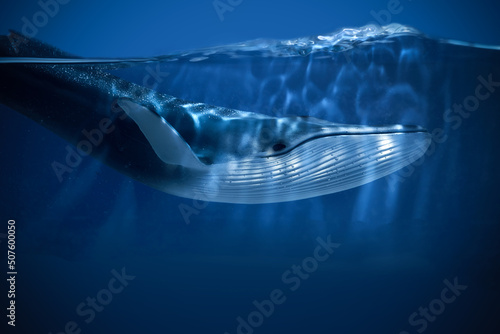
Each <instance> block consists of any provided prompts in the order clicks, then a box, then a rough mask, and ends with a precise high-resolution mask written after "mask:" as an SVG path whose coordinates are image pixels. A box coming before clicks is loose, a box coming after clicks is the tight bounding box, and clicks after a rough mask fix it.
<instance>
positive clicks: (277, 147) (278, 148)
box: [273, 143, 286, 152]
mask: <svg viewBox="0 0 500 334" xmlns="http://www.w3.org/2000/svg"><path fill="white" fill-rule="evenodd" d="M285 148H286V145H285V144H283V143H278V144H274V146H273V150H274V152H279V151H283V150H284V149H285Z"/></svg>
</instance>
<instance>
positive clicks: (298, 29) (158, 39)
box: [0, 0, 500, 334]
mask: <svg viewBox="0 0 500 334" xmlns="http://www.w3.org/2000/svg"><path fill="white" fill-rule="evenodd" d="M233 3H237V1H235V2H233ZM388 4H389V3H388V2H384V1H380V2H377V1H373V2H370V3H349V4H347V3H333V2H326V1H325V2H322V1H308V2H299V1H297V2H293V1H292V2H290V1H286V2H285V1H277V2H273V3H272V4H270V3H268V2H264V1H253V2H250V1H243V2H242V3H241V4H240V5H237V6H233V10H232V11H228V12H225V13H224V14H223V17H224V20H223V21H221V20H220V17H219V16H218V14H217V12H216V10H215V9H214V7H213V3H212V1H207V2H206V3H205V2H203V3H202V2H199V1H198V2H195V1H185V2H182V3H177V4H173V3H162V4H159V3H156V4H148V5H145V4H144V3H143V2H132V3H131V4H123V3H111V2H110V3H106V4H99V3H97V2H85V3H80V2H76V1H74V0H73V1H70V2H69V3H67V4H65V5H60V8H59V10H60V11H59V12H58V13H57V14H56V15H54V17H53V18H52V17H51V18H50V19H49V21H48V23H47V24H46V25H43V26H42V27H40V28H39V31H38V32H37V33H36V36H35V37H36V38H38V39H40V40H42V41H44V42H47V43H49V44H52V45H55V46H57V47H59V48H61V49H63V50H65V51H69V52H72V53H75V54H78V55H82V56H88V57H121V58H124V57H131V56H145V57H151V56H158V55H163V54H176V50H189V49H199V48H202V47H207V46H214V45H221V44H228V43H235V42H241V41H245V40H249V39H255V38H260V37H266V38H274V39H284V38H296V37H305V36H310V35H319V34H327V33H329V32H331V31H335V30H337V29H340V28H343V27H360V26H362V25H365V24H367V23H368V22H370V21H375V19H376V18H375V17H374V16H373V15H371V14H370V12H371V11H374V12H375V13H379V14H380V13H381V12H380V11H382V10H388V8H389V7H388V6H389V5H388ZM400 6H401V7H398V8H399V9H401V11H400V12H398V13H397V14H392V15H391V19H390V20H389V19H387V21H388V22H379V23H384V24H385V23H393V22H400V23H404V24H407V25H410V26H413V27H415V28H416V29H419V30H420V31H421V32H423V33H425V34H427V35H430V36H432V37H431V38H427V37H424V36H423V35H410V36H396V37H393V38H390V39H389V40H382V42H380V41H379V42H378V43H373V44H368V43H362V44H360V45H357V46H354V47H353V48H352V49H350V50H344V51H342V50H334V51H335V52H334V51H329V52H319V53H310V54H308V53H307V52H305V55H304V53H302V54H303V55H302V56H297V57H284V56H282V57H262V55H261V54H259V52H256V53H255V54H253V55H252V56H251V57H242V58H235V59H233V58H228V57H224V56H223V55H217V54H216V55H211V56H210V57H209V58H208V59H205V60H203V61H198V62H191V61H189V59H192V58H189V57H186V58H185V59H179V60H177V61H173V62H163V63H151V64H142V65H137V66H134V67H130V68H124V69H120V70H113V73H114V74H116V75H118V76H121V77H123V78H126V79H127V80H131V81H134V82H137V83H141V82H142V80H143V79H144V77H145V75H148V74H151V71H157V73H162V74H165V75H163V76H161V78H162V80H161V81H160V82H158V84H157V86H156V89H157V90H159V91H161V92H164V93H166V94H169V95H173V96H176V97H180V98H184V99H188V100H192V101H196V102H204V103H211V104H215V105H221V106H225V107H231V108H236V109H241V110H248V111H254V112H259V113H264V114H268V115H277V116H284V115H296V114H298V115H303V116H314V117H318V118H322V119H326V120H329V121H332V122H339V123H352V124H368V125H373V124H417V125H421V126H423V127H425V128H427V129H428V130H429V131H430V132H434V133H435V134H436V135H435V137H434V141H433V144H432V145H431V148H430V149H429V151H428V153H427V154H426V155H425V156H424V158H423V159H421V160H419V161H418V162H417V163H415V164H413V165H412V166H410V167H407V168H405V169H403V170H402V171H400V172H397V173H394V174H392V175H390V176H388V177H386V178H382V179H380V180H378V181H375V182H372V183H370V184H368V185H365V186H362V187H358V188H354V189H351V190H348V191H344V192H341V193H336V194H332V195H328V196H322V197H317V198H312V199H308V200H302V201H297V202H287V203H278V204H266V205H248V206H245V205H234V204H220V203H197V202H193V200H190V199H183V198H178V197H174V196H171V195H168V194H164V193H161V192H159V191H156V190H153V189H150V188H148V187H146V186H144V185H142V184H140V183H137V182H135V181H132V180H130V179H128V178H126V177H124V176H123V175H121V174H119V173H117V172H115V171H114V170H112V169H111V168H109V167H107V166H105V165H103V164H102V163H101V162H99V161H97V160H94V159H92V158H86V159H85V160H84V161H83V163H82V164H81V165H80V166H79V167H78V168H77V169H76V170H75V171H74V172H73V173H71V175H70V177H69V178H68V179H66V180H65V181H64V182H62V183H60V182H59V181H58V179H57V177H56V176H55V174H54V172H53V170H52V168H51V163H52V162H53V161H55V160H62V159H64V155H65V147H66V145H67V143H66V142H65V141H64V140H62V139H60V138H59V137H57V136H56V135H55V134H53V133H51V132H49V131H48V130H46V129H45V128H43V127H41V126H39V125H37V124H36V123H34V122H32V121H31V120H29V119H27V118H26V117H24V116H22V115H20V114H18V113H17V112H15V111H13V110H11V109H8V108H6V107H4V106H1V107H0V109H1V112H2V120H3V121H2V122H1V124H0V129H1V136H2V142H1V146H0V156H1V157H2V161H3V164H2V169H1V170H2V173H1V176H0V180H1V181H0V182H1V183H0V184H1V189H2V190H1V192H0V194H1V202H0V203H1V204H0V214H1V219H2V225H1V226H2V227H1V230H0V233H6V229H7V221H8V220H9V219H15V220H16V226H17V230H16V231H17V232H16V233H17V234H16V236H17V248H16V254H17V271H18V276H17V282H16V306H17V308H16V311H17V313H16V316H17V317H16V328H15V329H13V328H11V327H9V328H7V327H6V328H7V330H9V331H10V332H13V333H15V332H18V333H50V332H52V333H54V334H55V333H59V332H64V331H65V326H68V329H67V330H66V332H68V333H70V332H72V331H73V330H74V331H75V333H78V331H77V329H75V328H71V327H72V326H73V324H72V323H71V322H75V324H76V325H75V326H78V329H79V330H81V333H156V332H159V333H220V334H223V333H225V332H227V333H230V334H233V333H238V326H239V324H240V323H241V322H239V320H237V319H238V318H239V317H241V318H242V319H244V321H245V322H246V323H247V324H248V323H249V324H248V325H245V326H244V327H247V330H246V331H245V330H244V329H241V328H240V331H239V332H240V333H250V332H251V331H253V333H405V332H408V333H423V332H425V333H498V332H499V330H500V324H499V322H498V317H497V315H498V312H499V311H500V304H499V302H498V300H499V297H500V286H499V282H500V245H499V243H498V240H499V237H500V233H499V232H500V207H499V206H498V203H497V202H498V198H499V197H498V189H499V187H500V177H499V176H498V173H497V170H498V167H497V166H498V164H499V162H500V161H499V159H498V149H497V147H498V144H499V142H500V134H499V131H498V129H499V126H500V117H499V116H498V113H499V112H500V86H499V84H497V83H499V82H500V51H498V50H494V49H492V48H484V47H477V46H468V45H458V44H457V43H450V42H445V41H440V40H439V39H440V38H452V39H455V40H462V41H468V42H475V43H481V44H489V45H500V39H499V37H498V22H497V17H496V15H495V14H496V13H498V9H500V8H499V5H498V4H493V2H491V3H488V2H474V3H471V4H468V5H467V4H460V5H457V4H454V7H453V8H449V7H448V6H449V5H448V4H447V3H446V2H444V1H438V2H433V4H432V5H426V4H423V3H421V2H418V1H412V2H404V1H401V4H400ZM391 8H392V7H391ZM40 10H41V7H40V5H39V4H37V3H36V2H26V4H23V5H22V6H21V5H19V6H18V8H14V7H13V5H9V6H7V5H4V10H3V11H2V12H1V13H0V18H1V20H0V21H1V28H2V34H6V33H7V29H9V28H13V29H16V30H22V29H23V21H22V19H21V18H22V17H24V16H26V17H27V18H30V19H32V18H33V15H35V14H36V13H37V12H38V11H40ZM382 13H386V12H382ZM380 15H382V14H380ZM379 18H380V16H379ZM386 18H388V17H386ZM383 41H385V42H384V43H383ZM260 51H262V50H260ZM292 51H294V50H292ZM325 56H328V57H325ZM157 66H159V67H157ZM158 71H159V72H158ZM166 73H168V75H166ZM485 82H490V84H485ZM478 86H479V87H480V88H477V87H478ZM475 101H477V102H478V103H477V105H476V104H475ZM454 105H463V106H464V105H465V106H464V107H463V108H462V111H460V112H457V111H450V112H449V111H448V110H454V108H456V107H454ZM467 108H468V109H469V110H470V111H467ZM457 110H458V109H457ZM441 130H442V131H441ZM221 135H223V134H221ZM179 207H191V208H193V210H196V211H195V212H196V213H195V214H193V215H191V216H190V217H189V224H187V221H186V219H185V217H183V215H182V213H181V211H180V209H179ZM318 238H321V240H324V241H326V240H328V239H329V240H331V242H332V243H335V248H334V249H332V250H334V252H333V254H329V256H328V258H327V259H325V261H323V262H319V263H318V265H317V268H316V267H314V266H313V265H311V263H312V262H311V261H310V259H308V257H311V256H313V255H314V252H315V249H316V247H317V246H318ZM0 241H1V244H0V249H1V252H2V261H7V259H6V255H7V253H6V252H7V248H6V239H4V238H1V239H0ZM319 244H321V242H320V243H319ZM321 254H322V255H325V254H328V253H326V251H325V252H324V253H321ZM294 265H304V266H306V267H307V266H308V265H311V266H313V267H308V268H309V271H310V273H308V274H307V273H306V272H302V273H298V272H295V273H294V272H293V267H292V266H294ZM2 268H5V266H2ZM113 270H115V272H114V274H113V272H112V271H113ZM122 270H125V272H126V273H127V275H131V276H134V277H135V278H133V279H131V280H129V281H127V282H126V283H124V284H123V283H122V285H126V286H124V288H123V289H122V290H120V289H119V286H120V283H118V281H116V282H115V281H113V282H114V283H113V284H115V285H111V286H110V285H109V283H110V282H111V280H112V278H113V277H116V275H118V274H117V273H116V272H121V271H122ZM2 272H3V273H2V277H5V276H6V272H7V270H6V269H2ZM306 274H307V275H306ZM301 277H302V278H301ZM2 282H3V283H2V285H1V286H0V287H1V289H2V291H1V292H0V295H2V296H3V297H2V299H1V303H2V305H5V306H2V309H5V307H7V306H6V305H7V298H6V297H5V294H6V292H7V286H5V285H4V283H5V279H2ZM454 284H455V285H459V286H461V287H459V289H458V290H455V293H453V291H452V289H450V288H449V285H454ZM463 286H466V288H465V287H463ZM445 288H448V290H445V291H444V292H443V289H445ZM103 289H104V290H103ZM460 289H461V290H460ZM111 290H115V291H116V292H115V293H112V292H111V293H108V292H107V291H111ZM117 290H120V291H119V292H118V291H117ZM274 290H280V291H281V292H282V295H281V296H279V294H278V295H276V291H274ZM4 291H5V292H4ZM273 291H274V293H273ZM271 295H273V296H271ZM109 296H112V297H111V298H112V299H111V300H109V303H108V300H107V299H106V297H109ZM278 296H279V297H278ZM88 297H90V298H92V297H94V298H96V297H97V298H98V299H99V300H100V301H101V302H99V301H97V303H98V304H99V305H103V304H106V305H104V306H103V308H102V309H101V308H100V307H99V305H98V306H96V309H98V310H100V311H99V312H97V311H96V312H91V311H89V310H90V309H91V307H90V306H88V305H86V304H87V303H88V300H87V298H88ZM269 299H274V300H275V301H278V302H279V304H274V306H273V310H272V312H271V311H270V310H269V309H267V311H265V310H264V311H260V314H262V313H266V312H268V314H267V315H269V316H268V317H267V316H259V314H257V313H256V311H257V310H258V308H257V307H256V306H255V305H254V301H257V303H258V304H262V305H264V304H265V305H267V306H268V307H269V303H266V302H264V303H263V301H264V300H269ZM81 303H83V306H82V305H81ZM420 308H422V309H420ZM423 308H430V309H431V310H430V311H428V312H429V313H428V314H427V315H425V314H424V312H425V310H423ZM4 312H6V311H4ZM414 312H417V315H414ZM420 312H421V313H420ZM92 314H94V315H95V316H92ZM249 317H250V319H249ZM2 318H3V319H4V320H3V321H2V326H3V325H5V323H6V319H5V316H4V315H2ZM409 318H412V319H413V322H410V321H409ZM252 323H253V324H254V325H255V326H253V327H252V328H251V330H248V328H250V327H251V325H250V324H252ZM68 324H69V325H68ZM249 326H250V327H249ZM2 333H3V332H2Z"/></svg>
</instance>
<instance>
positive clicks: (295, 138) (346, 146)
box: [0, 36, 431, 204]
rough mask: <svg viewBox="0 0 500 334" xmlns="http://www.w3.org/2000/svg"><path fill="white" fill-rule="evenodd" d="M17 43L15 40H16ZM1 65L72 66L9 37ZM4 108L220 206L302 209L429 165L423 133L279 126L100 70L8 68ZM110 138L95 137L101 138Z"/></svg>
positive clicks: (285, 120)
mask: <svg viewBox="0 0 500 334" xmlns="http://www.w3.org/2000/svg"><path fill="white" fill-rule="evenodd" d="M10 39H12V38H10ZM0 57H4V58H5V57H10V58H12V57H51V58H72V59H74V58H75V57H74V56H73V55H69V54H66V53H64V52H62V51H60V50H57V49H55V48H53V47H51V46H48V45H46V44H43V43H41V42H38V41H36V40H28V41H27V42H25V43H23V44H21V45H18V46H17V47H16V48H14V47H13V46H12V45H11V43H9V37H8V36H0ZM0 70H1V71H2V76H1V79H0V102H1V103H3V104H5V105H6V106H8V107H10V108H12V109H14V110H16V111H18V112H20V113H22V114H24V115H26V116H27V117H29V118H31V119H32V120H34V121H36V122H38V123H39V124H41V125H43V126H45V127H46V128H48V129H49V130H51V131H53V132H55V133H56V134H58V135H59V136H61V137H63V138H64V139H66V140H67V141H69V142H70V143H72V144H73V145H75V146H76V147H77V148H78V147H79V146H78V145H79V143H82V142H84V141H86V142H89V141H92V140H94V142H95V145H94V146H93V147H92V148H91V152H89V154H90V155H92V156H94V157H96V158H98V159H100V160H101V161H103V162H104V163H106V164H107V165H109V166H111V167H113V168H114V169H116V170H118V171H119V172H121V173H123V174H125V175H127V176H129V177H131V178H133V179H135V180H137V181H139V182H142V183H144V184H146V185H148V186H151V187H153V188H156V189H158V190H161V191H164V192H166V193H169V194H172V195H176V196H181V197H186V198H195V199H200V198H203V199H206V200H208V201H214V202H226V203H241V204H257V203H275V202H284V201H294V200H300V199H305V198H311V197H315V196H322V195H327V194H331V193H335V192H339V191H342V190H346V189H350V188H353V187H357V186H360V185H363V184H366V183H369V182H372V181H374V180H376V179H379V178H381V177H384V176H386V175H388V174H390V173H393V172H395V171H397V170H399V169H401V168H403V167H404V166H406V165H408V164H411V163H412V162H414V161H415V160H416V159H418V158H419V157H421V156H422V155H423V154H424V153H425V151H426V149H427V147H428V146H429V144H430V141H431V136H430V134H429V133H428V132H427V131H426V130H425V129H423V128H421V127H419V126H406V125H389V126H361V125H345V124H336V123H331V122H327V121H324V120H320V119H316V118H312V117H298V116H290V117H270V116H266V115H263V114H259V113H253V112H245V111H239V110H234V109H229V108H224V107H217V106H211V105H207V104H203V103H194V102H189V101H184V100H181V99H178V98H175V97H173V96H168V95H166V94H161V93H159V92H156V91H153V90H151V89H148V88H146V87H143V86H140V85H136V84H134V83H131V82H128V81H126V80H123V79H121V78H118V77H116V76H113V75H111V74H110V73H108V72H107V71H105V70H103V69H102V68H101V67H99V66H93V65H92V64H87V65H85V64H80V65H74V64H66V65H63V64H57V65H54V64H39V63H22V62H18V63H12V62H10V63H7V62H5V63H2V60H1V58H0ZM103 125H105V126H104V128H105V129H106V131H104V133H102V132H101V134H96V132H95V131H96V130H95V129H99V128H102V127H103Z"/></svg>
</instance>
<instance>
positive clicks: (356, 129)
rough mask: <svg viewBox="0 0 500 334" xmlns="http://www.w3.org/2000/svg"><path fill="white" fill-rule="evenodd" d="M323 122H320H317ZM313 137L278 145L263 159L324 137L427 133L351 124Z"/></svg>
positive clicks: (329, 128) (414, 128)
mask: <svg viewBox="0 0 500 334" xmlns="http://www.w3.org/2000/svg"><path fill="white" fill-rule="evenodd" d="M318 121H319V122H323V121H322V120H318ZM313 133H314V134H313V135H312V136H310V137H306V138H300V137H299V138H298V140H296V141H295V142H294V143H293V144H290V145H288V146H286V145H283V144H281V143H278V144H277V145H276V146H279V149H274V153H273V154H267V155H264V156H263V157H272V156H279V155H283V154H287V153H289V152H290V151H292V150H294V149H296V148H297V147H299V146H301V145H304V144H306V143H308V142H310V141H314V140H317V139H320V138H325V137H335V136H359V135H383V134H396V133H427V130H426V129H425V128H423V127H421V126H418V125H400V124H391V125H382V126H363V125H351V124H334V125H327V126H322V127H321V128H320V129H317V130H316V131H313Z"/></svg>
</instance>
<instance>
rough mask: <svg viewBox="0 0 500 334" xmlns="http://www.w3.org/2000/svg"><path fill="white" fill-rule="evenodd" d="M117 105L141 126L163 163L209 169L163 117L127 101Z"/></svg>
mask: <svg viewBox="0 0 500 334" xmlns="http://www.w3.org/2000/svg"><path fill="white" fill-rule="evenodd" d="M117 103H118V105H119V106H120V107H121V108H122V109H123V110H124V111H125V113H126V114H127V115H128V116H129V117H130V118H131V119H132V120H134V122H135V123H136V124H137V125H138V126H139V128H140V129H141V131H142V133H143V134H144V136H145V137H146V139H147V140H148V142H149V144H150V145H151V147H152V148H153V150H154V151H155V153H156V155H157V156H158V157H159V158H160V159H161V160H162V161H163V162H165V163H167V164H171V165H181V166H185V167H189V168H198V169H199V168H204V167H207V166H206V165H205V164H204V163H202V162H201V161H200V160H199V159H198V157H197V156H196V155H195V154H194V152H193V150H191V147H190V146H189V145H188V144H187V143H186V141H185V140H184V139H183V138H182V137H181V135H179V133H178V132H177V131H176V130H175V129H174V128H173V127H172V126H171V125H170V124H168V122H167V121H165V119H164V118H163V117H161V116H159V115H158V114H156V113H155V112H153V111H151V110H149V109H148V108H146V107H144V106H141V105H139V104H137V103H134V102H133V101H130V100H127V99H118V101H117Z"/></svg>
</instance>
